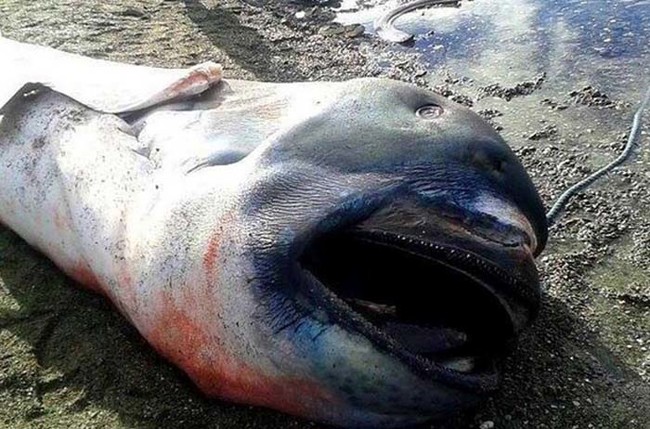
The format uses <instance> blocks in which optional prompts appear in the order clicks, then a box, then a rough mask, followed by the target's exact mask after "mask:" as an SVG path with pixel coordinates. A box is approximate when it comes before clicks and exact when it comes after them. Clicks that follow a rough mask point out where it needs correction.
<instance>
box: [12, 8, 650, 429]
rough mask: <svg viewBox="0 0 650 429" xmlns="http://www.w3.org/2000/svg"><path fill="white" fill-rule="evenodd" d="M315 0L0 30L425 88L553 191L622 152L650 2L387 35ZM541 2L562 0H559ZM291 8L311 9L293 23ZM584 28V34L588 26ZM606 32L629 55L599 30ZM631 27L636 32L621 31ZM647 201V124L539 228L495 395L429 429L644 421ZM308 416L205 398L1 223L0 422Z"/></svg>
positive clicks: (83, 45) (277, 74)
mask: <svg viewBox="0 0 650 429" xmlns="http://www.w3.org/2000/svg"><path fill="white" fill-rule="evenodd" d="M262 3H264V6H263V7H259V6H258V5H260V4H262ZM317 3H319V2H308V1H303V2H283V1H269V2H254V1H252V0H251V1H248V2H243V1H213V2H199V1H192V0H188V1H158V0H147V1H134V0H133V1H131V0H118V1H114V2H110V3H109V2H106V3H100V2H78V1H72V0H67V1H66V0H64V1H42V0H39V1H33V2H29V3H27V2H23V1H20V0H0V31H2V33H3V35H5V36H7V37H11V38H14V39H17V40H20V41H25V42H31V43H37V44H43V45H48V46H52V47H57V48H60V49H64V50H67V51H71V52H77V53H82V54H86V55H91V56H94V57H98V58H108V59H112V60H117V61H125V62H131V63H137V64H149V65H159V66H183V65H189V64H194V63H196V62H199V61H203V60H207V59H213V60H215V61H219V62H221V63H223V64H224V66H225V70H226V76H227V77H233V78H234V77H237V78H248V79H258V80H273V81H294V80H322V79H333V80H340V79H345V78H352V77H358V76H387V77H392V78H396V79H402V80H406V81H411V82H414V83H416V84H418V85H422V86H428V87H432V88H434V89H436V90H438V91H440V92H442V93H443V94H445V95H446V96H448V97H450V98H452V99H454V100H456V101H458V102H461V103H464V104H467V105H469V106H471V107H472V108H473V109H475V110H476V111H478V112H479V113H481V114H482V115H483V116H484V117H486V118H488V119H489V120H490V121H491V122H492V123H493V125H494V126H495V127H497V129H500V130H501V132H502V134H503V135H504V137H505V138H506V139H507V140H508V141H509V142H510V143H511V144H512V145H513V147H514V148H515V150H516V151H517V153H518V154H519V155H520V157H521V158H522V160H523V162H524V163H525V165H526V167H527V168H528V170H529V172H530V173H531V175H532V176H533V179H534V181H535V183H536V184H537V185H538V187H539V188H540V192H541V194H542V196H543V198H544V200H545V201H546V202H547V204H550V203H551V202H552V201H553V199H554V198H555V197H557V195H559V193H560V192H561V191H562V190H563V189H564V188H565V187H566V186H567V185H569V184H571V183H574V182H575V181H576V180H577V179H579V178H582V177H583V176H584V175H586V174H588V173H589V172H591V171H593V170H594V169H595V168H597V167H598V166H600V165H601V164H602V163H603V162H606V161H607V160H609V159H611V158H612V157H614V156H615V155H616V153H617V152H618V151H619V150H620V149H621V148H622V146H623V144H624V141H625V136H626V133H627V131H628V127H629V124H630V122H631V116H632V113H633V108H634V106H635V105H636V103H637V102H638V100H639V98H640V92H641V91H642V86H643V85H647V83H648V78H647V76H648V69H649V68H650V62H649V59H648V58H649V56H648V55H647V45H648V43H647V37H648V34H647V33H648V31H647V28H649V27H648V26H645V27H644V25H645V24H644V23H647V22H648V21H647V20H642V21H641V24H638V23H637V24H635V22H637V21H635V20H634V19H632V18H634V17H637V16H639V15H640V16H642V17H643V16H649V15H648V12H647V9H646V8H644V7H643V4H642V3H643V2H614V3H616V4H619V3H620V4H628V5H629V4H630V3H632V4H633V6H634V7H635V8H634V9H632V12H631V13H632V15H631V16H632V18H630V17H627V18H626V16H627V15H626V14H628V13H630V11H621V10H619V9H617V7H618V6H616V5H614V6H612V2H603V3H600V4H601V5H602V7H601V9H603V8H604V9H603V10H600V12H598V11H597V10H591V9H589V8H587V7H586V6H585V8H587V10H585V11H582V10H578V9H577V8H578V6H579V5H577V3H573V2H565V3H570V6H571V8H570V9H571V10H573V11H574V12H575V13H576V14H578V15H579V14H582V13H583V12H584V14H586V15H587V18H589V19H591V21H586V22H592V23H593V25H591V24H590V25H586V26H585V25H584V22H583V23H582V24H580V22H577V23H576V22H572V21H571V19H569V18H563V19H562V20H559V21H557V20H556V21H553V20H552V19H549V18H548V17H545V18H544V16H545V9H540V8H539V4H538V3H537V2H535V1H528V2H524V1H520V2H517V1H503V2H499V5H500V7H501V9H503V10H502V12H501V13H504V14H506V15H507V16H509V17H510V19H508V20H504V19H499V15H498V14H496V13H495V14H494V15H490V13H491V12H490V13H487V12H482V15H481V14H478V15H477V16H478V18H477V17H475V16H472V17H470V18H471V19H475V20H478V21H481V20H482V21H481V22H483V24H482V25H483V26H484V28H483V30H481V26H480V25H479V24H478V23H475V24H472V25H468V26H466V28H465V27H464V26H463V25H460V24H459V22H460V23H468V22H473V21H471V20H469V19H470V18H463V19H465V21H454V19H455V18H453V16H452V15H448V17H447V18H444V19H445V20H443V21H442V22H441V27H440V29H439V31H438V32H436V33H434V34H433V35H427V36H422V37H420V38H418V41H417V42H416V45H415V47H414V48H397V49H395V48H393V47H392V46H390V45H388V44H386V43H383V42H381V41H378V40H376V39H375V38H374V37H373V36H372V35H358V32H357V31H354V30H353V29H352V28H348V29H343V31H339V30H336V29H335V30H334V31H332V30H331V28H336V27H337V26H336V25H333V24H331V22H330V21H331V20H332V19H333V18H334V16H335V13H334V12H333V11H332V10H331V9H330V8H329V6H328V4H327V2H321V3H323V4H317ZM330 3H337V2H330ZM366 3H373V2H366ZM473 3H475V4H476V5H477V6H473V7H479V8H480V7H483V6H481V4H484V3H485V1H481V0H476V1H475V2H473ZM548 3H549V4H550V5H552V6H553V7H556V6H557V7H558V8H560V9H558V10H563V9H561V6H562V3H563V2H561V1H555V2H548ZM636 3H639V4H640V6H637V5H636ZM315 6H317V7H315ZM609 6H611V8H609V9H608V7H609ZM507 7H511V9H508V8H507ZM549 7H550V6H549ZM504 8H505V9H504ZM461 9H462V7H461ZM495 10H496V9H495ZM297 11H306V16H305V17H304V18H300V19H299V18H296V16H295V13H296V12H297ZM531 11H533V12H534V14H533V15H534V17H536V21H531V18H530V16H531V13H532V12H531ZM562 13H563V16H566V15H567V13H568V12H566V11H563V12H562ZM607 14H610V15H611V17H610V16H608V15H607ZM540 16H542V17H541V18H540ZM542 18H544V19H542ZM605 18H606V19H605ZM611 19H614V20H615V21H614V22H613V23H610V20H611ZM616 19H621V21H622V22H623V25H619V26H618V27H617V22H616ZM626 19H627V21H625V20H626ZM468 20H469V21H468ZM478 21H477V22H478ZM506 21H507V22H506ZM560 21H563V22H564V24H562V22H560ZM531 22H532V23H534V25H533V24H531ZM626 22H627V24H626ZM454 23H455V24H454ZM551 24H552V25H551ZM560 24H562V25H560ZM618 24H620V21H619V23H618ZM408 25H413V29H414V30H418V28H419V27H418V25H419V26H422V25H424V24H422V22H420V24H418V23H417V22H414V23H413V24H408ZM454 25H455V26H454ZM580 25H582V28H583V29H584V28H587V29H590V31H591V29H593V32H594V33H593V34H592V33H589V34H587V35H584V34H583V32H580V31H578V30H579V29H580ZM634 25H637V27H634ZM638 25H641V27H640V28H638ZM551 27H553V28H551ZM555 27H557V28H555ZM610 27H611V28H610ZM619 27H620V28H619ZM630 27H633V28H630ZM486 28H488V29H490V30H489V31H487V30H486ZM531 28H535V29H536V30H535V34H542V35H545V36H544V37H543V38H541V37H537V36H536V35H535V34H531V33H530V29H531ZM608 28H609V29H610V31H609V33H611V34H613V36H612V35H611V34H610V36H611V37H610V36H608V35H607V34H606V33H608V32H607V31H606V29H608ZM621 28H622V29H621ZM644 28H645V33H644ZM470 29H471V31H470ZM493 29H500V30H499V31H500V32H499V31H497V30H493ZM551 30H552V31H551ZM463 31H465V33H467V34H466V38H465V39H458V38H459V37H460V36H459V34H460V33H462V32H463ZM628 33H632V36H630V35H629V34H628ZM504 34H506V35H510V36H509V37H508V38H506V39H505V40H504V37H503V35H504ZM625 34H628V35H627V36H625ZM635 34H636V36H634V35H635ZM619 36H620V38H621V42H620V43H619V44H618V45H620V46H625V47H627V48H625V49H627V51H625V50H624V51H623V52H620V49H623V48H618V47H617V46H618V45H617V44H616V43H612V42H611V40H612V38H617V37H619ZM608 37H609V38H610V42H605V40H606V39H607V38H608ZM626 37H627V39H625V38H626ZM644 37H645V39H644ZM639 38H641V43H642V45H641V46H639V45H634V43H636V41H637V40H638V39H639ZM542 39H543V40H542ZM540 40H542V41H541V42H540ZM585 40H592V42H593V43H591V45H590V44H589V43H587V42H585ZM644 40H645V44H643V41H644ZM425 41H426V42H427V43H425ZM460 41H462V42H463V44H461V45H459V43H460ZM481 41H482V42H481ZM633 42H634V43H633ZM438 46H442V48H438ZM635 46H636V47H635ZM644 46H645V48H644ZM635 49H636V50H635ZM643 49H646V51H645V52H644V51H643ZM1 73H2V71H1V60H0V76H1ZM647 117H648V115H646V123H647ZM649 208H650V150H648V127H647V125H646V126H645V128H644V134H643V136H642V147H641V148H640V149H639V150H638V151H637V154H636V156H635V158H634V160H633V161H631V162H630V163H629V164H628V165H626V166H625V167H623V168H620V169H618V170H617V171H615V172H614V173H612V174H611V175H610V176H608V178H607V179H606V180H604V181H602V182H599V183H598V184H597V185H596V186H594V188H592V189H591V190H589V191H588V192H586V193H584V194H583V195H581V196H579V197H578V198H576V200H575V201H573V202H572V203H571V204H570V205H569V208H568V211H567V213H566V215H565V216H564V217H563V218H561V220H560V221H559V223H558V225H557V226H555V227H554V228H553V229H552V231H551V239H550V243H549V246H548V249H547V251H546V252H545V253H544V254H543V256H542V257H541V258H540V259H539V265H540V269H541V271H542V275H543V281H544V284H545V287H546V289H547V291H546V294H545V297H544V304H543V309H542V311H541V314H540V316H539V319H538V320H537V321H536V323H535V325H534V326H533V327H532V328H531V329H530V330H529V331H528V332H527V333H526V334H525V335H524V336H523V338H522V340H521V342H520V344H519V346H518V347H517V349H516V350H515V351H514V352H513V354H512V356H511V357H510V358H509V359H508V360H507V361H506V363H505V365H504V373H505V376H504V380H503V388H502V390H501V391H500V392H498V393H497V394H495V395H493V396H492V397H491V398H489V399H488V400H487V401H486V403H485V404H484V405H483V406H481V407H480V408H478V409H476V410H472V411H471V412H466V413H463V414H460V415H457V416H455V417H453V418H452V419H450V420H448V421H444V422H439V423H435V424H432V425H430V426H431V427H435V428H466V427H474V428H478V427H481V428H490V427H495V428H526V427H530V428H560V427H561V428H650V213H649ZM313 426H315V425H313V424H311V423H308V422H304V421H299V420H295V419H293V418H290V417H285V416H283V415H280V414H278V413H275V412H272V411H267V410H261V409H253V408H251V407H246V406H237V405H230V404H225V403H222V402H218V401H209V400H206V399H205V398H203V397H202V396H201V395H200V394H199V393H198V392H197V391H196V390H195V389H194V388H193V387H192V385H191V384H190V383H189V382H188V381H187V380H186V378H185V377H184V376H183V375H182V374H181V373H180V372H179V371H177V370H175V369H174V368H172V367H171V366H169V365H168V364H166V363H165V362H164V361H162V360H161V359H160V358H159V357H158V356H157V355H156V354H155V353H154V352H153V351H152V350H151V349H150V348H149V347H148V346H147V345H146V344H145V343H144V341H143V340H142V339H140V338H139V336H138V335H137V333H136V332H135V330H134V329H132V328H131V327H130V326H129V325H128V324H127V322H126V321H125V320H124V319H122V318H121V317H120V316H119V315H117V314H116V313H115V312H114V311H113V310H112V309H111V308H110V307H109V306H108V305H107V304H106V303H105V302H104V301H103V300H102V299H100V298H99V297H96V296H93V295H91V294H88V293H86V292H83V291H81V290H79V289H76V288H75V287H74V284H73V282H71V281H70V280H69V279H67V278H66V277H65V276H64V275H63V274H61V273H60V272H59V271H58V270H57V269H56V268H55V267H53V266H52V264H51V263H50V262H48V261H47V260H46V259H45V258H44V257H42V256H41V255H39V254H37V253H36V252H34V251H33V250H31V249H30V248H29V247H28V246H27V245H26V244H25V243H24V242H22V241H21V240H20V239H19V238H18V237H17V236H15V235H14V234H12V233H11V232H9V231H7V230H0V427H6V428H63V427H65V428H103V427H106V428H148V427H151V428H154V427H174V428H175V427H183V428H184V427H188V428H240V427H268V428H284V427H295V428H298V427H300V428H302V427H313Z"/></svg>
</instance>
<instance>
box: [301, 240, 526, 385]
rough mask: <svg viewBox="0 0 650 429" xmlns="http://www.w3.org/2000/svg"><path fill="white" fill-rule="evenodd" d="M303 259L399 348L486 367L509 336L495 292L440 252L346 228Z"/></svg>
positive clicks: (462, 367)
mask: <svg viewBox="0 0 650 429" xmlns="http://www.w3.org/2000/svg"><path fill="white" fill-rule="evenodd" d="M301 263H302V266H303V268H304V269H307V270H309V271H310V272H311V273H312V274H313V275H314V276H315V277H316V278H318V279H319V281H320V282H321V283H322V284H323V285H325V286H326V287H327V288H329V289H330V290H331V291H332V292H334V293H335V294H336V295H337V296H338V297H339V298H341V299H343V300H344V301H345V302H347V303H348V305H349V306H350V307H351V308H352V309H353V310H355V311H356V312H357V313H359V314H361V315H362V316H363V317H364V319H366V320H367V321H369V322H370V323H371V324H372V325H373V326H374V327H375V328H377V329H379V330H380V331H381V332H382V333H383V334H385V335H387V336H388V337H390V338H391V339H392V340H394V341H396V342H397V343H398V344H399V345H400V347H402V348H403V349H405V350H406V351H408V352H410V353H411V354H414V355H416V356H418V357H420V358H424V359H427V360H429V361H434V362H436V363H438V364H441V365H443V366H445V367H447V368H450V369H453V370H456V371H460V372H464V373H478V372H481V371H483V370H485V369H487V368H488V366H489V367H492V362H493V360H494V357H495V356H496V355H498V354H501V353H502V351H503V349H504V347H505V345H506V344H507V342H508V340H509V338H510V337H512V332H513V328H512V323H511V321H510V317H509V315H508V313H507V311H506V309H505V308H504V305H503V304H502V303H501V302H500V300H499V298H498V297H497V296H495V294H494V293H493V292H491V291H490V289H489V288H488V287H486V284H485V283H484V282H483V281H481V280H479V278H478V277H477V276H476V275H470V274H468V273H467V272H466V271H464V270H463V268H462V267H459V266H458V263H455V264H454V265H452V264H450V263H449V262H447V261H445V260H444V257H441V255H440V252H438V253H437V254H436V255H435V256H434V255H432V254H430V253H427V252H426V251H424V250H423V249H422V246H420V247H418V246H407V245H403V244H399V245H398V244H396V243H394V242H391V241H390V240H385V239H382V238H381V237H377V236H372V235H369V234H359V233H357V232H350V231H347V232H343V233H337V234H329V235H326V236H324V237H321V238H319V239H318V240H316V241H315V242H314V243H313V244H312V245H311V246H309V248H308V249H307V250H306V252H305V253H304V255H303V257H302V259H301Z"/></svg>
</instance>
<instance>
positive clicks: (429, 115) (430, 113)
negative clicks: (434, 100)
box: [415, 104, 443, 121]
mask: <svg viewBox="0 0 650 429" xmlns="http://www.w3.org/2000/svg"><path fill="white" fill-rule="evenodd" d="M442 112H443V109H442V107H440V106H438V105H435V104H427V105H425V106H422V107H420V108H419V109H418V110H416V111H415V114H416V115H417V116H418V117H419V118H422V119H426V120H429V121H430V120H432V119H436V118H437V117H438V116H440V115H442Z"/></svg>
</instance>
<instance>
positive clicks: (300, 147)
mask: <svg viewBox="0 0 650 429" xmlns="http://www.w3.org/2000/svg"><path fill="white" fill-rule="evenodd" d="M0 58H2V65H1V68H2V79H1V80H0V106H2V110H1V111H0V114H1V115H2V116H1V117H0V222H1V223H2V224H3V225H5V226H6V227H8V228H9V229H11V230H13V231H15V232H16V233H17V234H18V235H20V236H21V237H22V238H23V239H24V240H25V241H26V242H28V243H29V244H30V245H31V246H33V247H35V248H36V249H38V250H39V251H40V252H42V253H43V254H44V255H46V256H47V257H48V258H50V259H51V260H52V261H54V263H55V264H56V265H57V266H58V267H59V268H60V269H61V270H63V271H64V272H65V273H67V274H68V275H69V276H70V277H72V278H73V279H74V280H76V281H77V282H78V283H79V284H80V285H81V286H83V287H84V288H87V289H89V290H91V291H94V292H97V293H98V294H101V295H103V296H104V297H106V299H108V300H109V301H110V302H111V303H112V304H113V305H114V306H115V308H116V309H117V310H118V311H119V312H120V313H121V314H122V315H123V316H124V317H125V318H126V319H127V320H128V321H129V322H130V323H131V324H133V325H134V326H135V327H136V328H137V330H138V331H139V333H140V334H141V335H142V336H143V337H144V338H145V339H146V341H147V342H148V343H149V344H150V345H151V346H152V347H153V348H154V349H155V350H156V351H157V352H158V353H160V354H161V355H162V356H164V357H165V358H166V359H167V360H169V361H170V362H171V363H173V364H174V365H176V366H178V367H179V368H181V369H182V370H183V371H184V372H185V373H187V375H188V376H189V377H190V379H191V380H192V381H193V382H194V383H196V385H197V386H198V387H199V388H200V389H201V391H203V392H204V393H205V394H206V395H208V396H211V397H219V398H223V399H226V400H229V401H235V402H239V403H247V404H253V405H258V406H264V407H270V408H273V409H277V410H281V411H283V412H286V413H290V414H293V415H298V416H302V417H305V418H308V419H313V420H317V421H321V422H327V423H330V424H335V425H342V426H355V427H359V426H365V427H367V426H374V427H395V426H400V425H407V424H412V423H416V422H420V421H424V420H427V419H430V418H434V417H441V416H445V415H448V414H449V413H451V412H454V411H456V410H458V409H461V408H464V407H467V406H469V405H472V404H474V403H476V402H477V401H478V400H479V399H480V398H482V397H484V396H485V394H486V393H488V392H491V391H492V390H494V389H495V387H496V385H497V379H498V370H497V368H498V366H497V365H495V363H497V362H498V361H499V359H500V357H501V356H502V355H503V353H504V351H506V350H507V349H508V347H509V345H510V344H511V343H512V341H513V340H514V339H515V338H516V337H517V335H518V334H519V333H520V332H521V330H522V329H523V328H524V327H525V326H526V325H528V324H529V323H530V321H531V320H532V319H533V318H534V316H535V314H536V312H537V309H538V305H539V301H540V285H539V280H538V275H537V271H536V268H535V263H534V259H535V257H536V256H537V255H538V254H539V253H540V252H541V251H542V249H543V248H544V245H545V243H546V239H547V224H546V219H545V216H544V209H543V206H542V203H541V201H540V198H539V196H538V193H537V191H536V189H535V187H534V186H533V183H532V182H531V179H530V178H529V176H528V175H527V173H526V171H525V170H524V168H523V167H522V165H521V163H520V162H519V161H518V160H517V158H516V156H515V155H514V154H513V152H512V151H511V149H510V148H509V147H508V145H507V144H506V143H505V142H504V141H503V140H502V138H501V137H500V136H499V135H498V134H497V133H496V132H495V131H494V130H493V129H492V128H491V127H490V126H489V125H488V124H487V123H486V122H484V121H483V120H482V119H481V118H479V117H478V116H477V115H476V114H474V113H472V112H471V111H470V110H468V109H466V108H464V107H462V106H460V105H458V104H455V103H453V102H451V101H449V100H447V99H445V98H444V97H442V96H440V95H437V94H435V93H432V92H430V91H427V90H424V89H420V88H417V87H415V86H412V85H409V84H406V83H401V82H397V81H392V80H384V79H354V80H349V81H344V82H309V83H263V82H254V81H241V80H234V79H233V80H230V79H224V78H222V70H221V68H220V66H219V65H217V64H214V63H210V62H208V63H204V64H199V65H197V66H195V67H192V68H188V69H161V68H151V67H142V66H135V65H127V64H118V63H113V62H108V61H102V60H96V59H91V58H86V57H82V56H78V55H73V54H69V53H64V52H60V51H57V50H54V49H50V48H46V47H40V46H34V45H28V44H23V43H18V42H15V41H12V40H8V39H6V38H5V39H0ZM44 287H46V286H45V285H44Z"/></svg>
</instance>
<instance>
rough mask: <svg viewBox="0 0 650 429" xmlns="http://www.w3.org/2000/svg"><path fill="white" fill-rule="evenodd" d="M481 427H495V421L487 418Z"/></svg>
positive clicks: (488, 428)
mask: <svg viewBox="0 0 650 429" xmlns="http://www.w3.org/2000/svg"><path fill="white" fill-rule="evenodd" d="M479 428H480V429H492V428H494V422H493V421H492V420H486V421H484V422H482V423H481V425H480V426H479Z"/></svg>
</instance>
